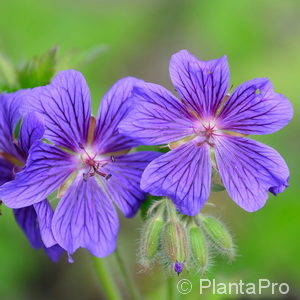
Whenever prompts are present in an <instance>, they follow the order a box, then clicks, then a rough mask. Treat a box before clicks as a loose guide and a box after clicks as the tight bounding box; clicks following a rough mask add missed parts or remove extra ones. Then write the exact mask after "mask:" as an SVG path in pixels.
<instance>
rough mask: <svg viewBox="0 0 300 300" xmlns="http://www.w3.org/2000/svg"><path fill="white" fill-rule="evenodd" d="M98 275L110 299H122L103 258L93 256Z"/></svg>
mask: <svg viewBox="0 0 300 300" xmlns="http://www.w3.org/2000/svg"><path fill="white" fill-rule="evenodd" d="M92 259H93V263H94V266H95V270H96V273H97V277H98V279H99V281H100V283H101V287H102V290H103V293H104V294H105V296H106V298H107V299H108V300H121V297H120V294H119V292H118V288H117V286H116V284H115V282H114V280H113V278H112V276H111V274H110V272H109V271H108V270H107V267H106V265H105V261H104V259H102V258H97V257H94V256H93V257H92Z"/></svg>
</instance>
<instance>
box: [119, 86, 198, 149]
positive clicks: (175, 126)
mask: <svg viewBox="0 0 300 300" xmlns="http://www.w3.org/2000/svg"><path fill="white" fill-rule="evenodd" d="M132 99H133V101H134V105H133V109H132V110H131V112H130V113H129V115H128V116H127V117H126V118H125V119H124V121H122V122H121V124H120V125H119V130H120V132H121V133H123V134H126V135H129V136H131V137H132V138H135V139H137V140H138V141H140V142H141V143H143V144H145V145H157V144H166V143H169V142H173V141H176V140H179V139H181V138H183V137H186V136H187V135H191V134H192V133H193V132H194V131H193V120H194V116H193V115H192V114H190V113H189V111H188V110H187V109H186V108H185V106H184V105H183V104H182V103H181V102H180V101H179V100H178V99H176V98H175V97H174V96H173V95H172V94H171V93H170V92H169V91H167V90H166V89H165V88H163V87H162V86H159V85H157V84H152V83H140V84H139V85H138V86H136V87H135V88H134V90H133V97H132Z"/></svg>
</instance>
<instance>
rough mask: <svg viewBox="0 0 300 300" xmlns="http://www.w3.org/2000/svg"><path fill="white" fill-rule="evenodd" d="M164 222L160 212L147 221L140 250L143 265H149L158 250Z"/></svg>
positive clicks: (146, 266)
mask: <svg viewBox="0 0 300 300" xmlns="http://www.w3.org/2000/svg"><path fill="white" fill-rule="evenodd" d="M163 224H164V220H163V216H162V214H161V213H159V212H158V213H156V214H155V215H154V216H152V217H149V219H148V220H147V221H146V222H145V225H144V228H143V230H142V238H141V242H140V250H139V254H140V256H141V265H143V266H144V267H145V268H148V267H149V265H150V263H151V261H152V260H153V259H154V258H155V256H156V254H157V252H158V249H159V243H160V235H161V232H162V228H163Z"/></svg>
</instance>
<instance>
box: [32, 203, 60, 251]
mask: <svg viewBox="0 0 300 300" xmlns="http://www.w3.org/2000/svg"><path fill="white" fill-rule="evenodd" d="M33 207H34V209H35V212H36V215H37V216H36V217H37V221H38V224H39V229H40V234H41V238H42V240H43V243H44V245H45V247H48V248H49V247H52V246H53V245H55V244H56V241H55V239H54V236H53V233H52V218H53V209H52V207H51V205H50V203H49V202H48V200H47V199H46V200H43V201H41V202H38V203H36V204H33Z"/></svg>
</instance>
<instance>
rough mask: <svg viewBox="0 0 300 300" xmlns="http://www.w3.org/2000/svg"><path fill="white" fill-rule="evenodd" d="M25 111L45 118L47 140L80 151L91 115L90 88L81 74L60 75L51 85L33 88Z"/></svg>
mask: <svg viewBox="0 0 300 300" xmlns="http://www.w3.org/2000/svg"><path fill="white" fill-rule="evenodd" d="M24 101H26V106H25V107H24V108H23V110H22V111H23V112H33V111H35V112H38V113H41V114H42V115H43V116H44V119H45V128H46V131H45V138H47V139H49V140H50V141H52V142H53V143H55V144H57V145H59V146H63V147H66V148H69V149H71V150H73V151H76V150H80V146H79V145H80V144H85V143H86V139H87V133H88V128H89V121H90V115H91V98H90V92H89V88H88V86H87V84H86V81H85V79H84V77H83V76H82V74H81V73H80V72H78V71H74V70H68V71H62V72H59V73H58V74H57V75H56V76H55V78H54V79H53V80H52V82H51V84H49V85H47V86H43V87H38V88H34V89H32V90H31V91H30V92H28V93H26V97H24Z"/></svg>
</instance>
